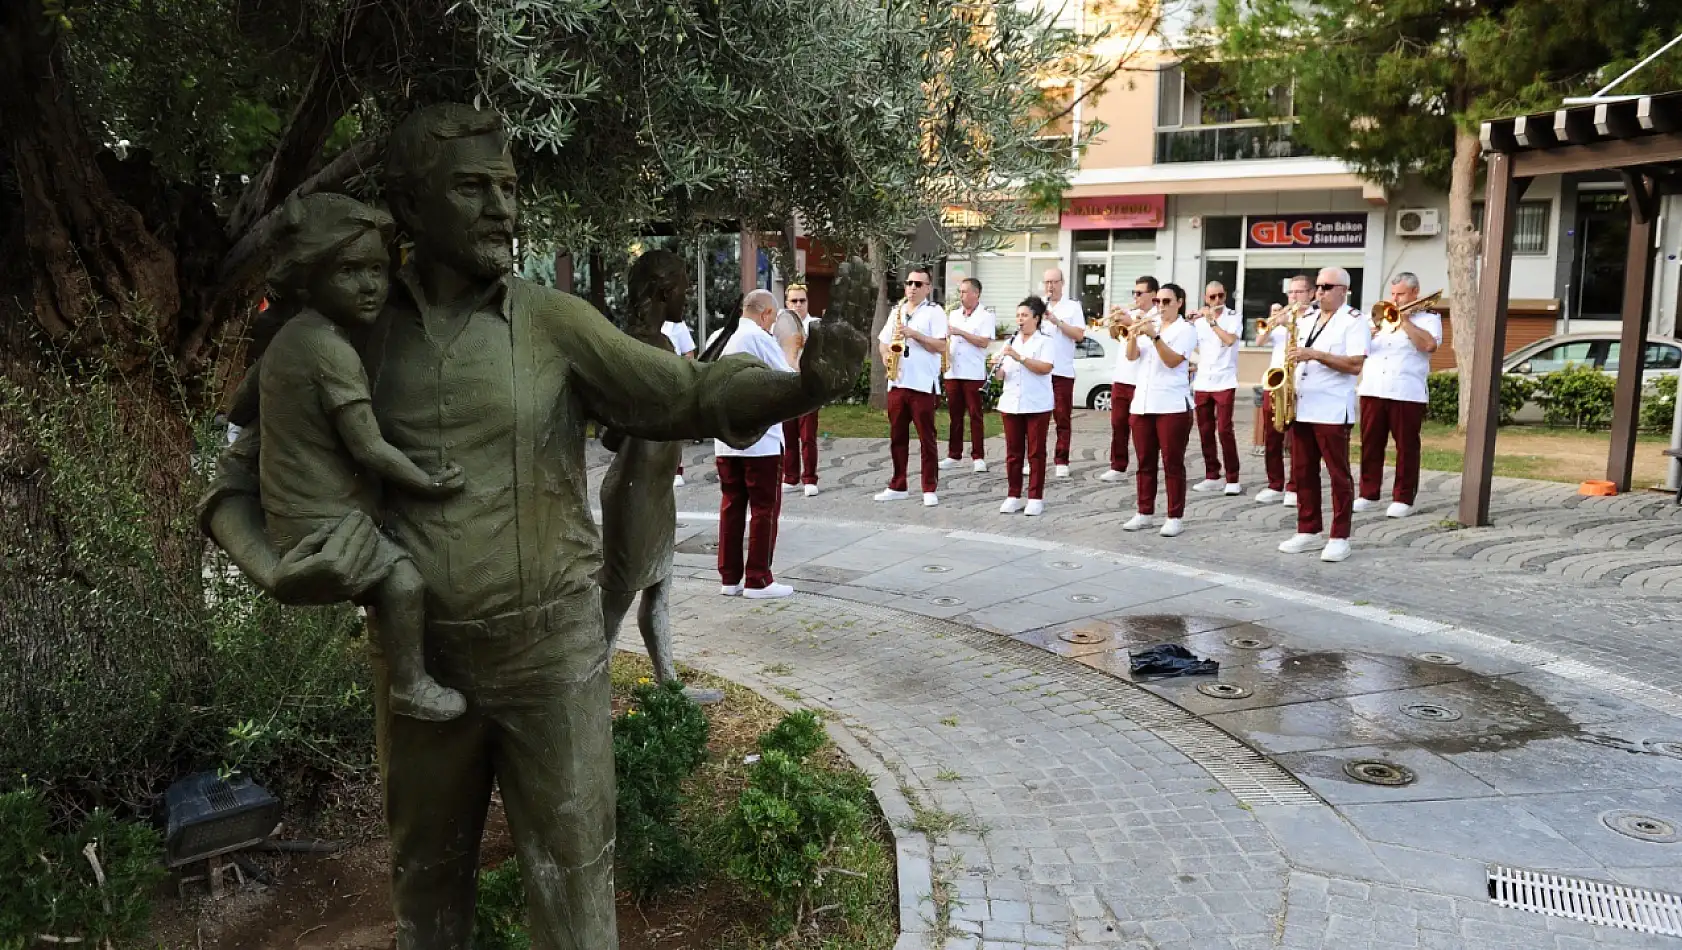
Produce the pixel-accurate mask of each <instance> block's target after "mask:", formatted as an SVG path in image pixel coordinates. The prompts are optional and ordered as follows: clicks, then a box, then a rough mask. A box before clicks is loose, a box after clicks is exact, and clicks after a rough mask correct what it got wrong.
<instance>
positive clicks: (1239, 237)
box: [1203, 215, 1244, 251]
mask: <svg viewBox="0 0 1682 950" xmlns="http://www.w3.org/2000/svg"><path fill="white" fill-rule="evenodd" d="M1243 243H1244V218H1243V217H1242V216H1240V215H1223V216H1220V217H1211V218H1204V219H1203V249H1204V250H1205V251H1218V250H1230V249H1232V248H1236V247H1241V246H1242V245H1243Z"/></svg>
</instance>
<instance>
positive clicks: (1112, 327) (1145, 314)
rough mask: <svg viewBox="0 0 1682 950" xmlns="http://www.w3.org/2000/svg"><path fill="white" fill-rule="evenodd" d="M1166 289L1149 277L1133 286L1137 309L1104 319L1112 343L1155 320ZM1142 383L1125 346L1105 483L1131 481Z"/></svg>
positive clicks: (1113, 398) (1113, 391)
mask: <svg viewBox="0 0 1682 950" xmlns="http://www.w3.org/2000/svg"><path fill="white" fill-rule="evenodd" d="M1161 287H1162V285H1161V284H1160V283H1158V282H1157V279H1156V278H1155V277H1152V276H1150V275H1148V274H1147V275H1145V276H1144V277H1141V278H1139V279H1138V280H1136V281H1134V282H1133V307H1132V308H1131V309H1123V308H1121V307H1115V308H1112V309H1111V310H1110V312H1109V313H1108V314H1107V315H1106V316H1105V317H1104V326H1105V328H1106V329H1108V330H1109V331H1110V339H1112V340H1121V339H1122V334H1123V333H1129V332H1131V331H1132V328H1133V326H1134V324H1136V323H1138V322H1139V321H1140V320H1154V319H1156V317H1157V315H1158V313H1159V311H1158V310H1157V309H1156V299H1155V298H1156V292H1157V291H1158V290H1160V289H1161ZM1138 382H1139V363H1138V361H1136V360H1130V359H1128V358H1127V345H1126V344H1125V343H1123V344H1122V346H1121V347H1120V348H1119V350H1118V352H1117V353H1116V360H1115V374H1114V375H1113V376H1112V377H1111V382H1110V470H1109V471H1107V472H1105V473H1104V474H1102V475H1100V476H1098V480H1099V481H1101V482H1119V481H1121V480H1122V479H1123V478H1126V477H1127V464H1128V458H1127V440H1128V439H1129V438H1131V437H1132V433H1133V424H1132V422H1131V418H1132V414H1133V392H1134V387H1135V386H1136V385H1137V384H1138Z"/></svg>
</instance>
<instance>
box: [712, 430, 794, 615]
mask: <svg viewBox="0 0 1682 950" xmlns="http://www.w3.org/2000/svg"><path fill="white" fill-rule="evenodd" d="M713 464H714V465H716V466H717V467H718V487H719V488H720V489H721V490H722V491H723V497H722V498H721V499H720V500H719V503H718V579H719V580H720V581H721V582H722V583H723V584H725V585H726V586H734V585H736V584H740V583H743V582H744V581H746V583H747V586H749V587H753V588H760V587H767V586H769V585H770V584H771V582H772V580H774V578H773V577H772V576H771V557H772V555H773V553H774V552H775V551H776V548H777V518H778V517H779V516H780V515H781V514H782V510H783V489H782V486H781V485H780V484H778V479H779V475H780V473H781V470H782V467H783V457H782V456H781V455H755V456H751V457H750V456H740V455H721V456H717V457H715V458H714V459H713ZM750 511H751V512H752V515H753V517H752V518H751V519H750V518H749V517H748V515H749V512H750ZM744 531H745V533H746V535H747V542H748V543H747V557H746V573H745V574H744V573H743V555H742V535H743V533H744Z"/></svg>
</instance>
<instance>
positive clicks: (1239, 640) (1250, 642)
mask: <svg viewBox="0 0 1682 950" xmlns="http://www.w3.org/2000/svg"><path fill="white" fill-rule="evenodd" d="M1226 645H1227V646H1229V647H1235V648H1237V649H1239V650H1265V649H1267V648H1268V647H1271V646H1273V644H1271V643H1269V642H1267V641H1266V640H1261V639H1258V638H1256V637H1233V638H1232V639H1230V640H1228V641H1227V642H1226Z"/></svg>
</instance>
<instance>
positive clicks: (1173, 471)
mask: <svg viewBox="0 0 1682 950" xmlns="http://www.w3.org/2000/svg"><path fill="white" fill-rule="evenodd" d="M1190 441H1191V410H1189V409H1188V410H1186V411H1185V412H1164V413H1155V414H1152V415H1144V416H1141V415H1137V414H1135V415H1134V416H1133V447H1134V448H1136V449H1138V450H1139V474H1138V475H1137V480H1138V483H1139V514H1142V515H1154V514H1156V462H1157V456H1158V455H1159V454H1160V455H1161V456H1162V475H1163V480H1164V481H1166V482H1167V483H1168V517H1170V518H1179V517H1181V516H1183V515H1184V514H1185V513H1186V443H1188V442H1190Z"/></svg>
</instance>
